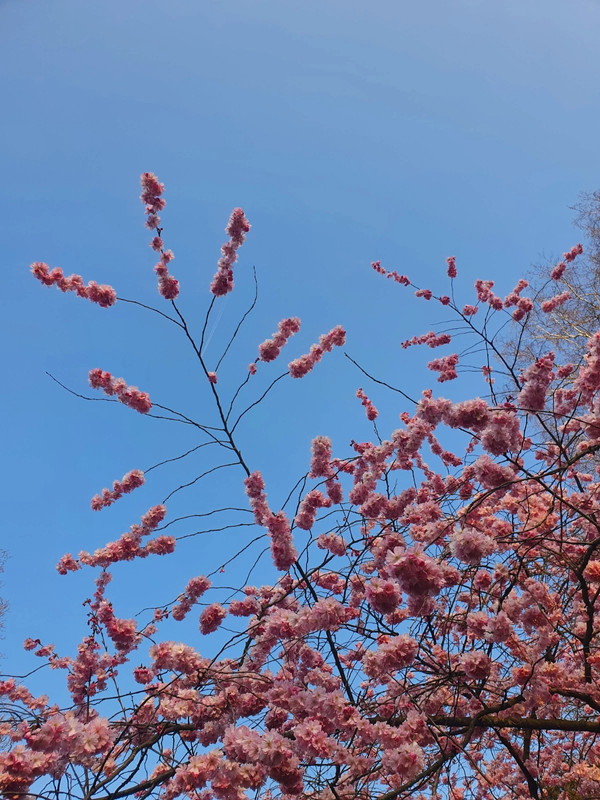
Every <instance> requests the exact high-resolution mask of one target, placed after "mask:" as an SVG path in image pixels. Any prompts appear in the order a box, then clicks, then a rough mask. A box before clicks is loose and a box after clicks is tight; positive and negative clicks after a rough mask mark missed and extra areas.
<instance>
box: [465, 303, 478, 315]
mask: <svg viewBox="0 0 600 800" xmlns="http://www.w3.org/2000/svg"><path fill="white" fill-rule="evenodd" d="M478 311H479V308H478V307H477V306H471V305H466V306H463V310H462V313H463V314H464V316H465V317H472V316H474V315H475V314H476V313H477V312H478Z"/></svg>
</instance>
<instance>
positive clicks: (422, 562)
mask: <svg viewBox="0 0 600 800" xmlns="http://www.w3.org/2000/svg"><path fill="white" fill-rule="evenodd" d="M386 565H387V568H388V571H389V573H390V575H392V576H393V577H394V578H396V579H397V581H398V583H399V584H400V588H401V589H402V590H403V591H404V592H406V593H407V594H410V595H416V596H422V595H432V596H434V595H436V594H437V593H438V592H439V591H440V589H441V588H442V587H443V586H444V573H443V570H442V569H441V567H440V565H439V564H438V563H437V561H435V560H434V559H433V558H431V556H428V555H427V554H426V553H424V552H423V551H421V550H418V549H415V550H412V551H410V552H409V551H406V550H404V549H402V548H399V547H396V548H394V549H393V550H392V551H391V552H389V553H388V555H387V558H386Z"/></svg>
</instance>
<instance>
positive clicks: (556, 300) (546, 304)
mask: <svg viewBox="0 0 600 800" xmlns="http://www.w3.org/2000/svg"><path fill="white" fill-rule="evenodd" d="M570 299H571V293H570V292H561V293H560V294H555V295H554V297H551V298H550V299H549V300H544V301H543V302H542V304H541V305H540V308H541V309H542V311H544V312H545V313H546V314H548V313H549V312H550V311H554V309H556V308H558V307H559V306H562V305H563V303H566V302H567V300H570Z"/></svg>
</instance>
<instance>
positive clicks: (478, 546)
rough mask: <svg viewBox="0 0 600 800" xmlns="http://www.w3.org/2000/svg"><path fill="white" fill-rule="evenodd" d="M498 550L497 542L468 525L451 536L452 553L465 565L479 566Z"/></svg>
mask: <svg viewBox="0 0 600 800" xmlns="http://www.w3.org/2000/svg"><path fill="white" fill-rule="evenodd" d="M495 550H496V542H495V541H494V539H493V538H492V537H491V536H488V535H487V534H486V533H483V532H482V531H478V530H477V529H476V528H473V527H471V526H470V525H466V526H465V527H464V528H457V529H456V530H455V531H454V533H452V534H451V536H450V552H451V553H452V555H453V556H456V558H458V559H459V560H460V561H463V562H464V563H465V564H479V563H481V561H482V559H483V558H485V557H486V556H489V555H491V554H492V553H494V552H495Z"/></svg>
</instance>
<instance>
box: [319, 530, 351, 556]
mask: <svg viewBox="0 0 600 800" xmlns="http://www.w3.org/2000/svg"><path fill="white" fill-rule="evenodd" d="M317 547H318V548H320V549H321V550H329V552H330V553H331V554H332V555H334V556H344V555H346V548H347V547H348V545H347V543H346V540H345V539H344V537H343V536H340V535H339V534H337V533H322V534H321V535H320V536H317Z"/></svg>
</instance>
